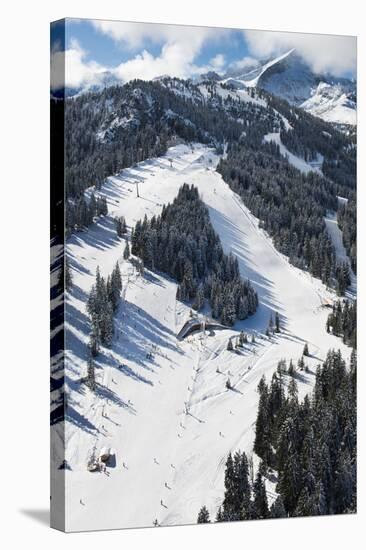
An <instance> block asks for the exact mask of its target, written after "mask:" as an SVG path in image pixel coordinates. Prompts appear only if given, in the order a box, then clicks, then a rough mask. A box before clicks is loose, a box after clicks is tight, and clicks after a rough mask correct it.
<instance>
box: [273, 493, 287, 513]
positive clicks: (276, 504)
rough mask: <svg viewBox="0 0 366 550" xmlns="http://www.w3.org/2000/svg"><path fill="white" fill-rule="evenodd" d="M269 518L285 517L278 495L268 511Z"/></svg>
mask: <svg viewBox="0 0 366 550" xmlns="http://www.w3.org/2000/svg"><path fill="white" fill-rule="evenodd" d="M270 517H271V518H285V517H287V514H286V510H285V506H284V504H283V500H282V497H281V495H278V497H277V498H276V500H275V501H274V503H273V504H272V506H271V509H270Z"/></svg>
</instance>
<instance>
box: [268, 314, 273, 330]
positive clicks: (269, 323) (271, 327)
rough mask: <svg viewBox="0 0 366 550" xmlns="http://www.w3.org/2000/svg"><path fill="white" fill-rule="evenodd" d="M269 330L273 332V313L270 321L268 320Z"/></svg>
mask: <svg viewBox="0 0 366 550" xmlns="http://www.w3.org/2000/svg"><path fill="white" fill-rule="evenodd" d="M268 331H269V332H270V333H271V334H272V332H273V317H272V313H271V315H270V318H269V322H268Z"/></svg>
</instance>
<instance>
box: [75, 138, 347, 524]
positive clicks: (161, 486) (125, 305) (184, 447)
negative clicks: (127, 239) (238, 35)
mask: <svg viewBox="0 0 366 550" xmlns="http://www.w3.org/2000/svg"><path fill="white" fill-rule="evenodd" d="M170 158H171V159H173V166H172V167H171V166H170V162H169V160H168V159H170ZM217 161H218V157H217V156H216V155H215V154H214V152H213V151H212V150H210V149H208V148H207V147H204V146H201V145H195V146H194V149H191V148H190V147H188V146H186V145H177V146H175V147H173V148H171V149H170V150H169V151H168V153H167V154H166V155H165V156H164V157H162V158H158V159H153V160H150V161H146V162H143V163H141V164H139V165H138V166H136V167H135V168H131V169H128V170H124V171H123V172H122V173H121V174H120V175H117V176H114V177H110V178H109V179H108V181H107V183H106V184H105V185H104V186H103V189H102V191H101V194H103V195H105V196H106V197H107V200H108V203H109V212H110V213H109V215H108V216H107V217H105V218H102V219H100V220H99V221H98V222H97V223H95V224H93V225H92V226H91V227H90V228H89V230H88V231H86V232H84V233H78V234H75V235H73V236H72V237H71V238H70V239H69V241H68V244H67V253H68V256H69V259H70V264H71V267H72V275H73V281H74V284H73V288H72V290H71V292H70V293H68V297H67V308H68V315H67V327H66V328H67V334H66V347H67V384H68V403H69V406H70V421H69V422H67V425H66V437H67V449H66V458H67V461H68V464H69V466H70V468H71V469H70V470H66V471H65V475H66V529H67V530H69V531H76V530H94V529H108V528H116V527H143V526H152V524H153V521H154V520H155V519H156V520H157V521H158V522H159V524H162V525H172V524H186V523H195V522H196V519H197V514H198V511H199V509H200V507H201V506H202V505H203V504H205V505H206V506H207V507H208V509H209V511H210V513H211V514H212V515H215V513H216V510H217V508H218V506H219V504H220V503H221V500H222V498H223V490H224V486H223V476H224V466H225V460H226V457H227V454H228V453H229V451H235V450H236V449H241V450H245V451H246V452H248V453H249V454H251V452H252V445H253V435H254V432H253V426H254V422H255V418H256V409H257V402H258V395H257V391H256V387H257V384H258V382H259V380H260V378H261V376H262V375H263V374H265V375H266V377H267V379H269V378H270V377H271V375H272V372H273V371H274V370H275V369H276V366H277V362H278V361H279V360H280V359H282V358H287V359H289V358H293V359H294V360H295V361H297V359H298V358H299V357H300V356H301V353H302V349H303V346H304V344H305V342H308V345H309V349H310V353H311V357H310V358H308V359H307V361H306V362H307V363H308V365H309V367H310V373H301V374H299V379H298V381H299V390H300V395H304V394H305V393H306V392H308V391H310V390H311V388H312V385H313V382H314V373H315V368H316V365H317V364H318V363H319V362H320V361H322V360H323V359H324V358H325V355H326V353H327V350H328V349H329V348H333V347H334V348H341V350H342V353H344V355H345V356H348V355H349V349H348V348H346V347H345V346H344V345H343V344H342V342H341V340H340V339H337V338H335V337H333V336H332V335H330V334H327V333H326V330H325V323H326V318H327V315H328V312H329V310H327V309H326V308H324V307H322V304H323V303H324V300H325V299H327V298H332V297H333V296H334V295H333V294H332V293H331V292H329V291H327V290H326V288H325V287H324V285H322V284H321V282H320V281H319V280H315V279H313V278H312V277H311V276H310V275H309V274H307V273H304V272H301V271H299V270H298V269H296V268H294V267H293V266H291V265H290V264H289V263H288V260H287V259H286V258H285V257H284V256H282V255H281V254H279V253H278V252H277V251H276V250H275V248H274V247H273V245H272V242H271V240H270V239H269V238H268V236H267V235H266V234H265V232H264V231H263V230H261V229H260V228H259V227H258V220H257V219H256V218H254V217H253V216H252V215H251V214H250V212H249V211H248V210H247V209H246V208H245V206H244V205H243V204H242V203H241V201H240V200H239V198H238V197H237V196H236V195H235V194H234V193H233V192H232V191H231V190H230V189H229V187H228V186H227V185H226V183H225V182H224V181H223V180H222V178H221V176H220V175H219V174H218V173H217V172H216V171H215V165H216V163H217ZM136 182H138V184H139V191H140V195H141V197H140V198H137V197H136ZM184 182H187V183H189V184H194V185H196V186H197V187H198V188H199V191H200V193H201V196H202V199H203V200H204V202H205V203H206V205H207V206H208V208H209V212H210V217H211V221H212V223H213V225H214V227H215V229H216V231H217V232H218V233H219V235H220V237H221V240H222V243H223V246H224V249H225V251H226V252H229V251H230V250H231V251H232V252H233V253H234V254H236V256H237V257H238V260H239V264H240V270H241V273H242V275H243V277H249V278H250V279H251V280H252V282H253V284H254V285H255V287H256V289H257V291H258V294H259V300H260V304H259V308H258V310H257V312H256V314H255V315H254V316H253V317H251V318H249V319H248V320H246V321H242V322H241V323H238V324H237V325H236V326H235V330H234V329H230V330H217V331H215V332H208V331H207V333H206V334H202V333H196V334H195V335H191V336H189V337H188V338H187V339H185V340H184V341H178V340H177V338H176V334H177V333H178V332H179V330H180V328H181V327H182V326H183V324H184V322H185V321H186V320H187V319H188V318H189V309H188V308H187V307H186V306H184V305H183V304H181V303H179V302H177V301H176V299H175V295H176V288H177V287H176V284H175V282H174V281H171V280H169V279H167V278H166V277H164V276H163V275H161V274H158V273H151V272H146V273H145V276H144V277H143V278H142V277H139V276H138V275H137V274H136V272H135V271H134V269H133V267H132V266H131V264H130V263H129V262H127V261H125V260H123V258H122V254H123V249H124V240H123V239H119V238H118V237H117V236H116V232H115V228H114V223H113V218H114V217H115V216H117V215H123V216H125V217H126V220H127V224H128V227H129V232H130V229H131V226H132V225H133V224H134V223H135V222H136V221H137V220H138V219H140V218H142V217H143V216H144V215H145V213H146V214H147V215H148V216H149V217H150V216H152V215H153V214H158V213H160V212H161V209H162V205H163V203H167V202H169V201H172V200H173V199H174V197H175V196H176V194H177V192H178V189H179V187H180V186H181V185H182V184H183V183H184ZM116 261H118V262H119V263H120V266H121V271H122V274H123V285H124V289H123V295H122V300H121V305H120V308H119V312H118V315H117V317H116V321H115V326H116V336H115V339H114V343H113V346H112V347H111V349H103V350H102V353H101V354H100V356H99V357H98V359H97V367H98V368H97V382H98V389H97V393H96V395H95V394H93V393H91V392H90V391H89V390H88V389H87V388H86V387H85V385H84V384H80V377H82V376H83V375H85V370H86V357H87V354H86V344H87V341H88V330H89V329H88V320H87V316H86V311H85V304H86V300H87V295H88V292H89V291H90V288H91V286H92V284H93V282H94V276H95V271H96V268H97V266H98V265H99V266H100V268H101V272H102V274H103V275H107V274H108V273H110V272H111V270H112V269H113V266H114V264H115V263H116ZM274 311H278V312H279V314H280V316H281V324H282V327H283V330H282V332H281V334H279V335H277V336H274V337H272V338H271V339H268V338H266V337H265V336H261V334H263V332H264V331H265V329H266V327H267V324H268V319H269V316H270V313H271V312H272V313H273V312H274ZM240 329H243V330H245V331H246V332H247V333H248V334H255V335H257V338H256V343H255V344H248V345H246V347H245V349H244V350H242V351H241V352H239V353H236V352H228V351H227V350H226V345H227V341H228V338H229V337H230V336H234V335H235V334H237V331H238V330H240ZM150 354H151V355H150ZM228 378H230V380H231V382H232V384H233V386H234V389H233V390H227V389H226V387H225V382H226V380H227V379H228ZM186 413H188V414H186ZM102 447H111V448H112V449H113V451H114V453H115V464H112V465H111V466H110V467H109V468H107V473H106V474H104V473H103V474H102V473H90V472H88V471H87V469H86V466H87V460H88V457H89V456H90V454H91V452H92V450H93V448H95V451H96V452H99V451H100V449H101V448H102Z"/></svg>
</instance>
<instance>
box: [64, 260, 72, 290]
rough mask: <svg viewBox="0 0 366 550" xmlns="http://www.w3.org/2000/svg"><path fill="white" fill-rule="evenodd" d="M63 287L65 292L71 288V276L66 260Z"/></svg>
mask: <svg viewBox="0 0 366 550" xmlns="http://www.w3.org/2000/svg"><path fill="white" fill-rule="evenodd" d="M65 285H66V289H67V290H69V289H70V288H71V286H72V274H71V269H70V264H69V260H68V258H66V259H65Z"/></svg>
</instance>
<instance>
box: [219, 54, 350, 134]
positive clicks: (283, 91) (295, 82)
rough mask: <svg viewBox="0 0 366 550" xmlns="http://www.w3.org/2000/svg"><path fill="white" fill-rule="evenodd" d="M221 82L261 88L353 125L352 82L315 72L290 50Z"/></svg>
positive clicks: (303, 106) (333, 120)
mask: <svg viewBox="0 0 366 550" xmlns="http://www.w3.org/2000/svg"><path fill="white" fill-rule="evenodd" d="M222 82H224V83H227V84H231V85H232V86H234V87H235V88H237V89H244V88H248V87H250V88H252V87H258V88H262V89H264V90H266V91H267V92H270V93H271V94H273V95H276V96H278V97H281V98H283V99H286V101H288V102H289V103H291V104H292V105H296V106H298V107H301V108H302V109H304V110H305V111H307V112H309V113H311V114H312V115H315V116H318V117H320V118H322V119H323V120H326V121H328V122H334V123H337V124H352V125H355V124H356V84H355V82H354V81H351V80H349V79H346V78H336V77H334V76H332V75H329V74H316V73H314V72H313V71H312V69H311V68H310V66H309V65H308V64H307V63H306V62H305V61H304V60H303V59H302V58H301V57H300V56H299V55H297V54H296V51H295V50H293V49H292V50H289V51H288V52H285V53H284V54H282V55H280V56H279V57H276V58H274V59H271V60H269V61H266V62H263V63H261V64H259V65H258V66H257V67H255V68H253V69H251V70H250V71H249V72H245V73H242V72H238V73H237V74H236V75H233V74H230V75H229V76H227V77H226V78H224V79H223V80H222Z"/></svg>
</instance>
